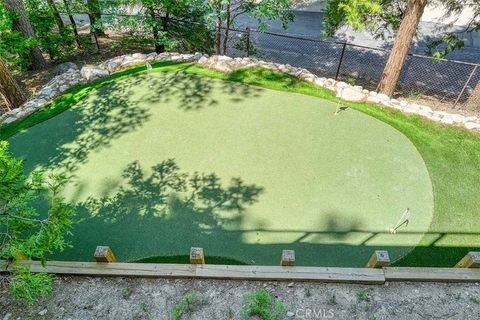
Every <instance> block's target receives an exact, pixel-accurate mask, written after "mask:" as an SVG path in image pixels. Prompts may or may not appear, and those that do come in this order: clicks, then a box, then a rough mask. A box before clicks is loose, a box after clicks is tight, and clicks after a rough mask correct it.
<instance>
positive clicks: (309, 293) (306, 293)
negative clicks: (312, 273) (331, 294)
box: [305, 288, 312, 298]
mask: <svg viewBox="0 0 480 320" xmlns="http://www.w3.org/2000/svg"><path fill="white" fill-rule="evenodd" d="M311 296H312V291H311V290H310V288H305V297H307V298H310V297H311Z"/></svg>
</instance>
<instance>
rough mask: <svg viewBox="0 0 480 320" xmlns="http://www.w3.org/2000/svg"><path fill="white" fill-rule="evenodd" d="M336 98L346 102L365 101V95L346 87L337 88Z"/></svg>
mask: <svg viewBox="0 0 480 320" xmlns="http://www.w3.org/2000/svg"><path fill="white" fill-rule="evenodd" d="M337 98H341V99H343V100H346V101H365V100H366V99H367V95H366V94H365V93H363V92H362V91H361V90H357V89H355V88H353V87H350V86H347V87H344V88H338V92H337Z"/></svg>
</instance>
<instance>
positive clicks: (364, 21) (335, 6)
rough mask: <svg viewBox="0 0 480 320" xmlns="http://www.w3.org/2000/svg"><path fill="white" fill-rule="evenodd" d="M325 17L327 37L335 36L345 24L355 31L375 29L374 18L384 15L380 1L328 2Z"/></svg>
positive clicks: (331, 0) (337, 0)
mask: <svg viewBox="0 0 480 320" xmlns="http://www.w3.org/2000/svg"><path fill="white" fill-rule="evenodd" d="M325 11H326V15H325V20H324V24H325V28H326V34H327V35H330V36H331V35H333V34H334V32H335V31H336V29H338V28H339V27H341V26H342V25H343V24H344V23H346V24H348V25H350V26H352V28H353V29H354V30H359V31H364V30H365V29H367V28H368V29H373V28H374V27H375V26H376V20H375V19H372V17H373V16H375V15H379V14H380V13H382V5H381V1H380V0H373V1H368V0H328V2H327V7H326V10H325Z"/></svg>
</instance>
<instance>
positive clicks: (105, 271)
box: [0, 261, 196, 278]
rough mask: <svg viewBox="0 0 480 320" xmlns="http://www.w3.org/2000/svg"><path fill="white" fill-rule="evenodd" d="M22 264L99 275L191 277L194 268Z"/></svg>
mask: <svg viewBox="0 0 480 320" xmlns="http://www.w3.org/2000/svg"><path fill="white" fill-rule="evenodd" d="M22 264H24V265H27V266H30V269H31V271H32V272H46V273H51V274H63V275H79V276H100V277H102V276H120V277H157V278H192V277H195V269H196V266H195V265H190V264H157V263H122V262H117V263H96V262H76V261H48V262H47V265H46V267H43V266H42V265H41V263H40V262H39V261H24V262H22ZM9 271H11V270H9ZM0 272H1V271H0Z"/></svg>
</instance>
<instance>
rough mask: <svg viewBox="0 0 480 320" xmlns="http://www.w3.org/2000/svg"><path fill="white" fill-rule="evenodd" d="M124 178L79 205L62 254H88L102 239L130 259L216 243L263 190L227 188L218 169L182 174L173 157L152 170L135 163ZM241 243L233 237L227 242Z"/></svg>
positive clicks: (238, 183) (237, 182)
mask: <svg viewBox="0 0 480 320" xmlns="http://www.w3.org/2000/svg"><path fill="white" fill-rule="evenodd" d="M123 178H124V179H125V183H124V185H123V186H122V187H120V188H119V190H118V191H117V192H116V193H115V194H114V195H112V196H104V197H100V198H93V197H90V198H88V199H87V200H86V201H84V202H82V203H79V204H78V205H77V217H78V222H77V223H76V226H75V228H74V231H73V239H72V244H73V248H72V249H69V250H67V251H66V252H65V253H64V254H62V258H66V259H76V258H78V257H79V256H81V257H88V256H90V255H91V252H92V250H93V249H94V248H95V247H96V246H97V245H100V244H101V243H104V244H107V245H110V246H112V247H114V248H119V252H120V254H119V257H120V258H121V259H127V260H129V261H132V260H138V259H142V258H145V257H149V256H155V255H159V254H161V255H162V256H168V255H178V253H179V252H188V249H189V248H190V246H192V244H197V245H201V244H202V243H203V244H206V243H209V242H211V241H215V240H217V239H216V238H215V237H216V235H217V234H222V230H223V229H224V228H226V227H235V226H237V227H238V225H239V224H240V221H241V219H242V213H243V212H244V211H245V210H247V208H248V207H249V206H251V205H253V204H254V203H256V202H257V201H258V199H259V197H260V195H261V194H262V192H263V191H264V190H263V188H262V187H260V186H257V185H255V184H246V183H245V182H244V181H243V180H242V179H241V178H233V179H231V181H230V183H229V184H228V185H226V186H224V185H223V184H222V181H221V179H220V178H219V177H218V176H217V175H216V174H214V173H210V174H204V173H198V172H194V173H193V174H187V173H183V172H181V171H180V168H179V167H178V165H177V164H176V162H175V160H174V159H168V160H165V161H162V162H161V163H159V164H157V165H155V166H153V167H152V168H151V170H150V173H148V174H146V173H145V171H144V170H143V169H142V168H141V166H140V165H139V163H138V162H133V163H131V164H130V165H128V166H127V167H126V168H125V170H124V173H123ZM220 241H225V239H223V240H220ZM239 241H240V240H239V239H238V238H237V235H232V236H231V237H230V239H229V241H228V242H229V243H235V242H237V243H238V242H239ZM185 250H187V251H185Z"/></svg>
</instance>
